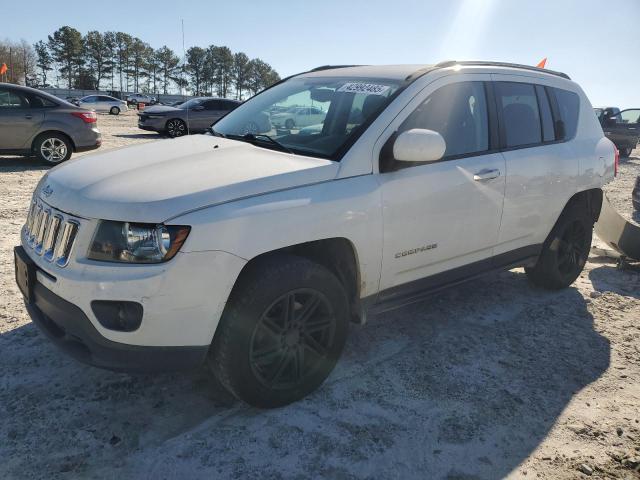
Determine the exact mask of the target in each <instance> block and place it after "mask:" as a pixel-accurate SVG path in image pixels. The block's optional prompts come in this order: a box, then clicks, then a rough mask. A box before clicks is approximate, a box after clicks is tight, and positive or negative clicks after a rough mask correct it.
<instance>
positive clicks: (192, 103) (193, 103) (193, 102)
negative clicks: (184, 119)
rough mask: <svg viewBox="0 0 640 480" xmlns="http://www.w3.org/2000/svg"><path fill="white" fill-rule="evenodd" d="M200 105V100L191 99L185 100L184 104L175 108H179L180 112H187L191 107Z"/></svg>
mask: <svg viewBox="0 0 640 480" xmlns="http://www.w3.org/2000/svg"><path fill="white" fill-rule="evenodd" d="M201 103H202V99H201V98H192V99H191V100H187V101H186V102H184V103H181V104H179V105H176V107H177V108H181V109H182V110H188V109H191V108H193V107H197V106H198V105H200V104H201Z"/></svg>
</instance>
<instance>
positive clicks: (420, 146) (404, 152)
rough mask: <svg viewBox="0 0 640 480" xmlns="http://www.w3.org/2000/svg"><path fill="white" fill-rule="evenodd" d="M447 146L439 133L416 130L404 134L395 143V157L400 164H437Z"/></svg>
mask: <svg viewBox="0 0 640 480" xmlns="http://www.w3.org/2000/svg"><path fill="white" fill-rule="evenodd" d="M446 149H447V145H446V143H445V141H444V138H442V135H440V134H439V133H438V132H434V131H433V130H426V129H420V128H414V129H412V130H407V131H406V132H402V133H401V134H400V135H398V138H396V141H395V142H394V143H393V157H394V158H395V159H396V160H397V161H399V162H435V161H436V160H440V159H441V158H442V157H443V156H444V152H445V150H446Z"/></svg>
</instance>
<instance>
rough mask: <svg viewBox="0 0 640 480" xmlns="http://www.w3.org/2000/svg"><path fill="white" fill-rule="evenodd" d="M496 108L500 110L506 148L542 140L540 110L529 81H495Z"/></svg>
mask: <svg viewBox="0 0 640 480" xmlns="http://www.w3.org/2000/svg"><path fill="white" fill-rule="evenodd" d="M495 88H496V95H497V102H498V108H499V110H500V111H501V112H502V121H503V124H504V135H505V139H504V141H505V144H506V147H507V148H513V147H521V146H525V145H535V144H537V143H540V142H541V141H542V131H541V127H540V112H539V110H538V100H537V97H536V92H535V89H534V86H533V85H531V84H529V83H515V82H496V83H495Z"/></svg>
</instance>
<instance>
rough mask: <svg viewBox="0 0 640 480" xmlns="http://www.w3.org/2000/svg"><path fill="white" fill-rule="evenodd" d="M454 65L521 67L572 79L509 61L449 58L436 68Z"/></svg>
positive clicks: (553, 71) (568, 78) (558, 73)
mask: <svg viewBox="0 0 640 480" xmlns="http://www.w3.org/2000/svg"><path fill="white" fill-rule="evenodd" d="M454 65H477V66H487V67H511V68H519V69H522V70H531V71H534V72H540V73H548V74H549V75H555V76H556V77H562V78H566V79H567V80H571V78H570V77H569V75H567V74H566V73H562V72H556V71H555V70H547V69H546V68H539V67H534V66H532V65H521V64H519V63H508V62H486V61H476V60H464V61H461V62H457V61H455V60H448V61H446V62H440V63H438V64H437V65H436V66H435V68H447V67H453V66H454Z"/></svg>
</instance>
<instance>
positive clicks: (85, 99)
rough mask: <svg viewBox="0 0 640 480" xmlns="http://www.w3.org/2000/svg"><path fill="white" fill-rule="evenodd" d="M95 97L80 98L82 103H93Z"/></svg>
mask: <svg viewBox="0 0 640 480" xmlns="http://www.w3.org/2000/svg"><path fill="white" fill-rule="evenodd" d="M95 102H96V97H85V98H83V99H82V103H95Z"/></svg>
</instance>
